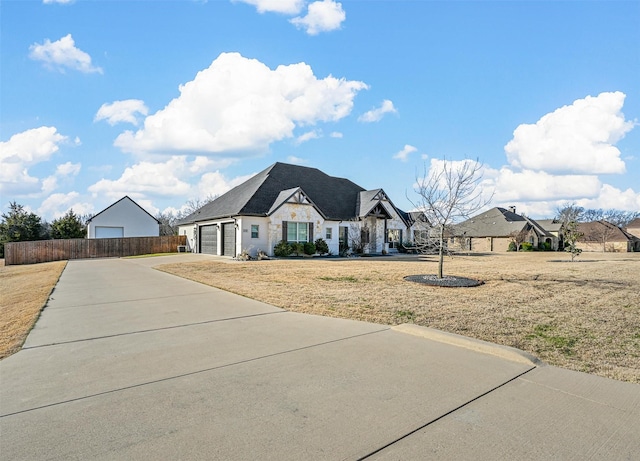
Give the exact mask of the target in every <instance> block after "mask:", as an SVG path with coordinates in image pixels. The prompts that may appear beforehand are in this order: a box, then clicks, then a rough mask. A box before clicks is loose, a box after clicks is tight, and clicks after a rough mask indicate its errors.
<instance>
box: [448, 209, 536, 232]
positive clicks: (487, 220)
mask: <svg viewBox="0 0 640 461" xmlns="http://www.w3.org/2000/svg"><path fill="white" fill-rule="evenodd" d="M530 225H531V224H530V223H529V222H528V221H527V220H526V219H525V218H524V217H522V216H520V215H519V214H516V213H513V212H511V211H509V210H506V209H504V208H500V207H495V208H491V209H490V210H488V211H485V212H484V213H480V214H479V215H477V216H474V217H473V218H470V219H467V220H466V221H463V222H461V223H459V224H456V225H455V226H453V233H454V235H465V236H467V237H508V236H509V235H510V234H511V233H513V232H520V231H521V230H524V229H526V228H527V227H528V226H530Z"/></svg>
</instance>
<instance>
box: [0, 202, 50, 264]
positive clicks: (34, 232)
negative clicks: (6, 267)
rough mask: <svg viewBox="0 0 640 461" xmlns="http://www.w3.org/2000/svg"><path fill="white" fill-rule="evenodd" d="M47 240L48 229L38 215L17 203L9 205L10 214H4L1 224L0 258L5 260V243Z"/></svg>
mask: <svg viewBox="0 0 640 461" xmlns="http://www.w3.org/2000/svg"><path fill="white" fill-rule="evenodd" d="M46 238H47V235H46V228H45V226H44V224H43V222H42V220H41V219H40V217H39V216H38V215H36V214H34V213H29V212H27V211H26V210H25V209H24V207H23V206H22V205H18V204H17V203H16V202H11V203H10V204H9V212H8V213H3V214H2V222H0V257H2V258H4V244H5V243H8V242H25V241H30V240H43V239H46Z"/></svg>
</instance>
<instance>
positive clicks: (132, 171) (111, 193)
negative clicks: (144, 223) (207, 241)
mask: <svg viewBox="0 0 640 461" xmlns="http://www.w3.org/2000/svg"><path fill="white" fill-rule="evenodd" d="M198 170H199V168H198V166H197V165H196V166H195V171H196V172H197V171H198ZM193 172H194V162H191V163H190V162H188V161H187V159H186V157H185V156H173V157H171V158H170V159H169V160H167V161H166V162H160V163H154V162H149V161H144V162H140V163H137V164H135V165H133V166H130V167H128V168H126V169H125V170H124V172H123V173H122V176H120V178H118V179H115V180H110V179H101V180H100V181H98V182H97V183H95V184H93V185H91V186H89V192H91V193H92V194H93V196H94V197H96V196H98V195H100V196H106V197H109V198H110V199H118V198H121V197H122V196H124V195H129V196H131V197H132V198H134V199H137V198H143V197H148V196H149V195H152V196H157V197H179V196H183V197H185V196H188V195H189V193H190V191H191V186H190V184H189V183H188V182H186V181H184V180H183V179H181V178H183V177H185V176H187V177H189V176H191V175H193Z"/></svg>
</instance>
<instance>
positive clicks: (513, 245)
mask: <svg viewBox="0 0 640 461" xmlns="http://www.w3.org/2000/svg"><path fill="white" fill-rule="evenodd" d="M507 251H518V247H517V246H516V242H509V248H507Z"/></svg>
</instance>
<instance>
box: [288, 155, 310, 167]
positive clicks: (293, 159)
mask: <svg viewBox="0 0 640 461" xmlns="http://www.w3.org/2000/svg"><path fill="white" fill-rule="evenodd" d="M287 162H289V163H293V164H294V165H305V164H306V163H307V162H308V160H306V159H303V158H300V157H296V156H294V155H290V156H288V157H287Z"/></svg>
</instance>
